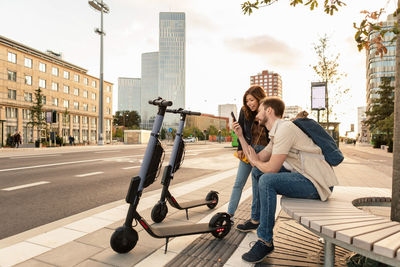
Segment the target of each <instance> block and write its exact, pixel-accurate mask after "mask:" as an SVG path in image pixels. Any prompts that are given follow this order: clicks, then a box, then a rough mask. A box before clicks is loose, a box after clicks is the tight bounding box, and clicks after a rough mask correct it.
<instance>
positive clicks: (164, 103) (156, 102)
mask: <svg viewBox="0 0 400 267" xmlns="http://www.w3.org/2000/svg"><path fill="white" fill-rule="evenodd" d="M149 104H151V105H154V106H159V107H169V106H172V101H168V100H164V99H162V98H161V97H159V98H157V99H154V100H149Z"/></svg>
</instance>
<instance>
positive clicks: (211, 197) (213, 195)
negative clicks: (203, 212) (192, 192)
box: [206, 191, 219, 209]
mask: <svg viewBox="0 0 400 267" xmlns="http://www.w3.org/2000/svg"><path fill="white" fill-rule="evenodd" d="M218 200H219V198H218V192H216V191H210V192H209V193H208V194H207V196H206V201H213V202H214V203H208V204H207V207H208V208H209V209H213V208H215V207H216V206H217V205H218Z"/></svg>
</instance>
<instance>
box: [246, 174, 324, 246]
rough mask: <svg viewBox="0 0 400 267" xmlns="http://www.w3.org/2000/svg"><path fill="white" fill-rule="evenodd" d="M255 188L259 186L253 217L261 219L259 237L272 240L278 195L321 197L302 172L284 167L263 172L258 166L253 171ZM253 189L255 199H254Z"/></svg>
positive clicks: (256, 219)
mask: <svg viewBox="0 0 400 267" xmlns="http://www.w3.org/2000/svg"><path fill="white" fill-rule="evenodd" d="M252 182H253V188H258V192H257V196H256V198H257V199H258V200H259V202H258V203H257V205H256V207H255V209H254V212H253V209H252V213H251V218H252V219H253V220H255V221H259V222H260V225H259V226H258V228H257V235H258V238H261V239H262V240H264V241H266V242H271V241H272V236H273V229H274V225H275V211H276V195H277V194H279V195H283V196H287V197H292V198H306V199H320V197H319V195H318V192H317V189H316V188H315V187H314V185H313V184H312V183H311V181H310V180H308V179H307V178H306V177H304V176H303V175H301V174H300V173H295V172H288V171H287V170H285V169H284V168H282V169H281V170H280V172H278V173H263V172H261V171H260V170H259V169H257V168H253V171H252ZM254 197H255V196H254V190H253V199H254Z"/></svg>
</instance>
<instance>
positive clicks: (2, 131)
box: [0, 120, 5, 147]
mask: <svg viewBox="0 0 400 267" xmlns="http://www.w3.org/2000/svg"><path fill="white" fill-rule="evenodd" d="M4 122H5V120H0V123H1V147H3V146H4Z"/></svg>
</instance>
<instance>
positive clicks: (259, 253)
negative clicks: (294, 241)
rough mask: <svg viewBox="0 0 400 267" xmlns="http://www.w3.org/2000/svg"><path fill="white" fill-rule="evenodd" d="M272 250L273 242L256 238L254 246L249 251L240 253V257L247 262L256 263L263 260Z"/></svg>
mask: <svg viewBox="0 0 400 267" xmlns="http://www.w3.org/2000/svg"><path fill="white" fill-rule="evenodd" d="M273 250H274V243H273V242H271V243H269V244H267V243H265V242H264V241H261V240H257V242H256V243H255V244H254V246H253V247H252V248H251V249H250V250H249V252H247V253H244V254H243V255H242V259H243V260H244V261H247V262H249V263H258V262H261V261H263V260H264V259H265V258H266V257H267V256H268V254H269V253H271V252H272V251H273Z"/></svg>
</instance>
